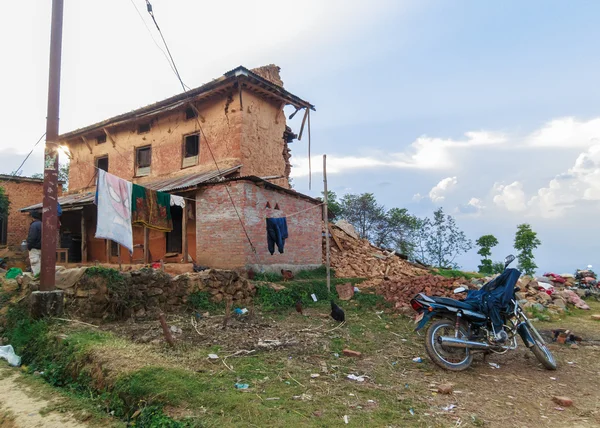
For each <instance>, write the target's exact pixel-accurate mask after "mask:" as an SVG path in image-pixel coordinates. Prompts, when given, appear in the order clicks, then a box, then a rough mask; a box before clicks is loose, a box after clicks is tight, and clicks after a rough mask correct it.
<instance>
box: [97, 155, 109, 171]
mask: <svg viewBox="0 0 600 428" xmlns="http://www.w3.org/2000/svg"><path fill="white" fill-rule="evenodd" d="M96 168H98V169H101V170H103V171H106V172H108V155H106V156H102V157H99V158H96Z"/></svg>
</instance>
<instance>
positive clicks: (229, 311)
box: [223, 299, 232, 329]
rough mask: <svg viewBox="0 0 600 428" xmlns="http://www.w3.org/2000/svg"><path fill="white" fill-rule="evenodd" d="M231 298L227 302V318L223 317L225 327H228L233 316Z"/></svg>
mask: <svg viewBox="0 0 600 428" xmlns="http://www.w3.org/2000/svg"><path fill="white" fill-rule="evenodd" d="M231 303H232V302H231V300H229V299H227V300H226V303H225V318H223V329H225V328H227V323H228V322H229V317H230V316H231Z"/></svg>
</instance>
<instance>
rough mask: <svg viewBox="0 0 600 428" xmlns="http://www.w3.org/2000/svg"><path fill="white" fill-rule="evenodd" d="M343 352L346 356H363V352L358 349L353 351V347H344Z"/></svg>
mask: <svg viewBox="0 0 600 428" xmlns="http://www.w3.org/2000/svg"><path fill="white" fill-rule="evenodd" d="M342 353H343V354H344V355H345V356H346V357H355V358H360V357H361V356H362V353H361V352H358V351H353V350H351V349H344V350H343V351H342Z"/></svg>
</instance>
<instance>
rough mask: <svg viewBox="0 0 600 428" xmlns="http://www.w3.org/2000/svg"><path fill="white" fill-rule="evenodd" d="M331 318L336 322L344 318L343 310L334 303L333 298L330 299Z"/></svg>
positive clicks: (342, 320)
mask: <svg viewBox="0 0 600 428" xmlns="http://www.w3.org/2000/svg"><path fill="white" fill-rule="evenodd" d="M331 318H333V319H334V320H336V321H338V322H344V321H345V320H346V315H345V314H344V311H343V310H342V308H340V307H339V306H338V305H336V304H335V303H334V301H333V300H332V301H331Z"/></svg>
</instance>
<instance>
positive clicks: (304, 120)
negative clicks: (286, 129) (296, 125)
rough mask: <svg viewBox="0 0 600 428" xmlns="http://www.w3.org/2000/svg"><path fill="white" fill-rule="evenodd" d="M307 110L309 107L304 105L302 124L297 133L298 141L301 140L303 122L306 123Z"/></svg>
mask: <svg viewBox="0 0 600 428" xmlns="http://www.w3.org/2000/svg"><path fill="white" fill-rule="evenodd" d="M308 110H309V107H306V111H305V112H304V117H303V118H302V125H300V132H299V133H298V141H300V140H302V133H303V132H304V124H305V123H306V118H307V117H308Z"/></svg>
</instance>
